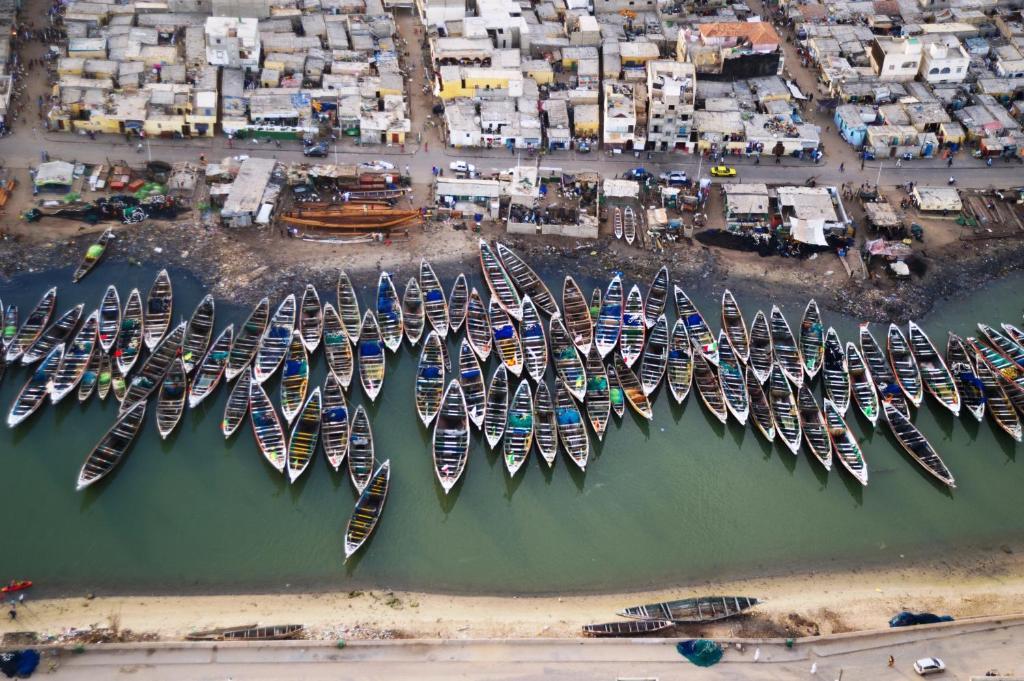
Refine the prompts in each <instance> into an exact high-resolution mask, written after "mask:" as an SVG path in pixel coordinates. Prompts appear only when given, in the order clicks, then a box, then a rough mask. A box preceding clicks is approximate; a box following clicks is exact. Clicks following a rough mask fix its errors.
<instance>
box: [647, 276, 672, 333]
mask: <svg viewBox="0 0 1024 681" xmlns="http://www.w3.org/2000/svg"><path fill="white" fill-rule="evenodd" d="M667 301H668V268H667V267H665V266H664V265H662V267H661V269H660V270H658V273H657V274H655V275H654V279H653V280H651V286H650V288H648V289H647V297H646V298H645V299H644V326H646V327H647V328H648V329H649V328H651V327H652V326H654V325H655V324H656V323H657V321H658V317H660V316H661V315H662V313H663V312H665V303H666V302H667Z"/></svg>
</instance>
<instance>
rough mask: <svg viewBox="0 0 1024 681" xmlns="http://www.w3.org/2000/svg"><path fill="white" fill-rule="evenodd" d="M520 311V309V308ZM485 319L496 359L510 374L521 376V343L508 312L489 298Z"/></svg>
mask: <svg viewBox="0 0 1024 681" xmlns="http://www.w3.org/2000/svg"><path fill="white" fill-rule="evenodd" d="M521 312H522V309H520V313H521ZM487 319H488V322H489V325H490V327H491V337H492V339H493V341H494V349H495V350H497V353H498V359H500V360H501V362H502V364H504V365H505V368H506V369H508V371H509V372H510V373H511V374H512V375H514V376H521V375H522V373H523V344H522V342H521V341H520V340H519V331H517V330H516V325H515V324H514V323H513V322H512V319H511V318H510V317H509V316H508V313H507V312H505V310H504V309H503V308H502V307H501V305H499V304H498V301H497V300H495V299H494V298H491V301H490V304H489V305H488V307H487Z"/></svg>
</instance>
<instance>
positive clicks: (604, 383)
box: [587, 376, 608, 390]
mask: <svg viewBox="0 0 1024 681" xmlns="http://www.w3.org/2000/svg"><path fill="white" fill-rule="evenodd" d="M607 387H608V377H607V376H591V377H590V378H588V379H587V390H604V389H605V388H607Z"/></svg>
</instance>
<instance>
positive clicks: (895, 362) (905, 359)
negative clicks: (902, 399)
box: [887, 324, 924, 407]
mask: <svg viewBox="0 0 1024 681" xmlns="http://www.w3.org/2000/svg"><path fill="white" fill-rule="evenodd" d="M887 336H888V351H889V362H890V363H891V364H892V368H893V370H894V371H895V373H896V382H897V383H899V385H900V389H902V390H903V394H904V395H906V396H907V399H909V400H910V403H911V404H913V405H914V406H915V407H920V406H921V400H923V399H924V387H923V386H922V385H921V370H920V369H919V368H918V366H917V360H916V359H914V355H913V353H911V351H910V344H909V343H907V339H906V337H905V336H904V335H903V332H902V331H900V327H898V326H896V325H895V324H889V333H888V334H887Z"/></svg>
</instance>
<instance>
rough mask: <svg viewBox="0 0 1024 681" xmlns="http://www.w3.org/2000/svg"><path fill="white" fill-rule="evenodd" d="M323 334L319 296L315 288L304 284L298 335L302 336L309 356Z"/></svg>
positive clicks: (314, 350) (322, 316) (322, 313)
mask: <svg viewBox="0 0 1024 681" xmlns="http://www.w3.org/2000/svg"><path fill="white" fill-rule="evenodd" d="M323 333H324V309H323V306H321V305H320V294H319V293H317V290H316V286H313V285H312V284H306V290H305V291H303V292H302V300H301V301H299V335H300V336H302V344H303V345H304V346H306V352H308V353H309V354H311V355H312V354H313V353H314V352H316V349H317V347H318V346H319V345H320V338H321V337H322V336H323Z"/></svg>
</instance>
